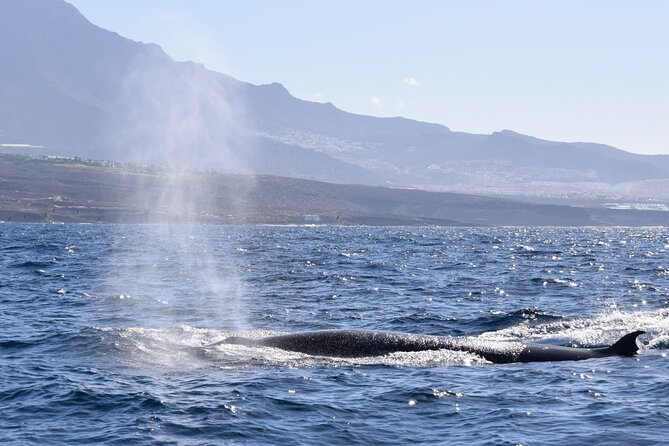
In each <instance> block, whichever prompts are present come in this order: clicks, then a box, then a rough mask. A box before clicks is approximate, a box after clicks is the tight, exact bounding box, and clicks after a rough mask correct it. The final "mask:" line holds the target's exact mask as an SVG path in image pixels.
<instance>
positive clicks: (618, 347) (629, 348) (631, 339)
mask: <svg viewBox="0 0 669 446" xmlns="http://www.w3.org/2000/svg"><path fill="white" fill-rule="evenodd" d="M644 333H645V331H641V330H638V331H633V332H631V333H627V334H626V335H625V336H623V337H622V338H620V339H618V342H616V343H615V344H613V345H611V347H608V348H607V349H605V350H606V351H607V353H610V354H612V355H617V356H634V355H635V354H636V352H637V351H639V346H638V345H637V343H636V338H637V337H638V336H639V335H642V334H644Z"/></svg>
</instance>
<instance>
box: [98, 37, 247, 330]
mask: <svg viewBox="0 0 669 446" xmlns="http://www.w3.org/2000/svg"><path fill="white" fill-rule="evenodd" d="M235 85H236V83H235V82H234V81H232V80H231V79H230V78H227V77H226V76H224V75H220V74H217V73H214V72H211V71H208V70H207V69H206V68H204V66H202V65H199V64H195V63H191V62H186V63H175V62H174V61H173V60H172V59H170V58H169V57H168V56H167V55H165V54H164V53H163V52H162V50H160V49H159V48H157V47H153V46H147V51H145V52H144V53H143V54H142V55H141V56H139V57H138V58H137V59H136V60H135V61H134V63H133V64H131V67H130V69H129V71H128V73H127V76H126V78H125V80H124V82H123V87H122V90H121V91H120V92H119V95H118V100H119V101H120V107H117V109H120V110H123V113H122V114H121V115H119V116H115V117H114V119H113V120H112V121H113V125H112V126H111V128H110V131H109V132H108V143H109V146H111V147H112V148H113V151H114V158H115V159H119V160H123V161H126V162H130V163H132V164H131V166H132V167H131V168H130V169H129V171H128V172H127V173H126V178H127V184H128V188H127V193H126V196H125V197H123V199H122V201H123V202H124V203H122V205H124V206H126V207H127V208H128V209H130V210H131V211H130V212H129V215H132V218H130V221H129V222H143V223H148V225H147V226H145V227H141V229H138V231H139V232H141V233H142V240H143V242H142V243H144V244H145V245H144V246H145V248H146V249H145V251H146V259H139V260H138V262H137V263H139V264H142V265H144V268H143V269H142V270H141V274H143V275H144V276H145V277H144V279H145V280H143V281H142V283H145V284H147V285H146V287H144V288H143V287H142V286H139V285H138V286H135V287H134V290H133V292H134V293H139V294H144V295H146V296H152V297H155V300H156V301H157V302H161V303H163V304H165V303H166V304H170V303H174V302H175V301H178V299H179V296H177V295H174V294H172V295H170V294H171V293H175V294H176V293H177V289H178V290H179V292H185V293H189V292H190V293H199V294H200V295H201V296H202V299H203V300H202V305H208V306H210V307H212V309H214V308H213V307H217V308H216V311H217V312H218V314H219V315H221V320H224V321H225V323H226V324H229V326H230V328H240V327H244V325H245V324H244V322H243V319H244V317H243V313H244V311H243V310H242V309H241V307H240V304H239V302H240V301H241V300H242V296H243V294H244V291H243V283H242V280H241V279H240V277H239V274H238V273H237V271H236V269H235V267H234V263H233V262H232V261H231V260H230V258H229V257H228V256H227V255H226V252H224V251H225V250H226V249H230V246H229V245H225V244H221V243H220V234H221V232H220V231H217V230H216V229H215V227H205V226H202V224H203V223H238V222H243V221H244V216H245V215H246V206H247V205H246V201H247V196H248V194H249V193H250V191H251V190H252V188H253V184H254V181H253V179H252V176H250V175H244V176H239V175H236V176H234V177H230V175H226V173H227V174H229V173H231V172H236V173H240V172H244V173H248V172H249V170H248V169H247V168H246V166H244V163H243V162H242V157H241V156H239V154H240V153H241V152H239V150H242V146H241V144H240V143H239V141H240V139H241V138H242V137H243V135H244V131H245V130H244V129H245V125H244V123H245V118H244V106H243V100H241V99H240V98H241V97H242V96H241V95H239V94H238V92H237V91H235V88H236V87H235ZM233 180H234V181H233ZM124 268H125V270H122V271H119V270H116V271H114V276H116V278H115V279H114V280H116V279H117V278H118V277H123V276H124V275H133V274H137V272H138V270H137V269H133V267H132V265H130V266H129V265H128V264H125V267H124ZM165 269H168V270H170V271H172V273H171V276H170V277H165V274H164V270H165ZM175 275H176V276H179V277H180V278H181V279H182V281H183V282H185V283H189V284H190V285H192V286H190V287H185V288H182V287H181V286H179V284H178V283H174V282H173V279H174V276H175ZM134 283H136V284H139V283H140V282H139V281H135V282H134ZM111 285H112V286H116V285H118V284H111ZM155 287H159V288H163V289H162V290H161V291H162V292H161V293H159V294H160V295H159V296H156V295H155V294H156V293H155V292H154V291H153V290H154V289H155ZM124 292H125V291H123V290H119V293H124ZM164 314H167V313H164ZM223 314H225V316H223ZM233 316H234V317H233ZM174 319H177V320H175V321H174V322H179V321H178V319H179V318H178V317H176V316H174Z"/></svg>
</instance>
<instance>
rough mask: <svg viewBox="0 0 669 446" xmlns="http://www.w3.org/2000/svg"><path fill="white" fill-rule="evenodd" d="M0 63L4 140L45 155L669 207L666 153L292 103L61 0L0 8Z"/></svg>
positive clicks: (19, 0)
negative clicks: (642, 201) (98, 22)
mask: <svg viewBox="0 0 669 446" xmlns="http://www.w3.org/2000/svg"><path fill="white" fill-rule="evenodd" d="M0 66H2V69H1V70H0V144H4V145H9V144H30V145H34V146H43V148H42V149H40V151H39V152H40V153H43V154H51V155H66V156H79V157H84V158H90V159H111V160H130V161H135V162H140V163H145V164H169V165H176V166H190V167H196V168H203V167H206V168H210V169H216V170H222V171H229V172H253V173H259V174H272V175H283V176H291V177H295V178H305V179H315V180H324V181H331V182H338V183H358V184H372V185H396V186H397V185H399V186H415V187H420V188H423V189H432V190H443V191H464V192H475V193H489V194H507V195H525V196H527V195H530V196H537V197H543V196H565V195H570V194H571V195H573V196H591V195H603V196H607V197H613V198H618V197H619V198H621V199H623V198H624V199H630V198H656V199H657V198H659V199H664V200H668V201H669V156H644V155H636V154H632V153H628V152H625V151H622V150H619V149H616V148H614V147H610V146H606V145H601V144H592V143H561V142H551V141H545V140H541V139H538V138H533V137H529V136H525V135H521V134H518V133H515V132H512V131H509V130H503V131H501V132H496V133H493V134H491V135H474V134H467V133H462V132H453V131H451V130H450V129H449V128H447V127H445V126H442V125H439V124H430V123H423V122H418V121H414V120H410V119H405V118H400V117H398V118H377V117H370V116H362V115H356V114H352V113H347V112H345V111H342V110H340V109H338V108H336V107H335V106H334V105H332V104H330V103H325V104H323V103H315V102H309V101H304V100H300V99H297V98H295V97H293V96H292V95H291V94H290V93H289V92H288V91H287V90H286V89H285V88H284V87H283V86H282V85H280V84H269V85H253V84H250V83H246V82H242V81H239V80H236V79H234V78H232V77H230V76H227V75H224V74H221V73H216V72H213V71H210V70H208V69H206V68H205V67H204V66H203V65H201V64H196V63H193V62H175V61H173V60H172V59H171V58H170V57H169V56H168V55H167V54H165V53H164V52H163V51H162V50H161V49H160V48H159V47H158V46H157V45H154V44H145V43H140V42H135V41H132V40H129V39H126V38H124V37H122V36H119V35H118V34H116V33H114V32H110V31H107V30H104V29H102V28H99V27H97V26H95V25H93V24H91V23H90V22H89V21H88V20H86V18H85V17H84V16H82V15H81V14H80V13H79V12H78V11H77V10H76V9H75V8H74V7H73V6H71V5H70V4H68V3H66V2H64V1H61V0H2V2H0ZM2 147H3V146H0V150H8V149H7V147H5V148H4V149H3V148H2ZM31 150H37V149H31ZM630 191H631V192H630Z"/></svg>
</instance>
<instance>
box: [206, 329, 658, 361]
mask: <svg viewBox="0 0 669 446" xmlns="http://www.w3.org/2000/svg"><path fill="white" fill-rule="evenodd" d="M643 333H645V332H644V331H641V330H638V331H633V332H631V333H628V334H626V335H624V336H623V337H622V338H620V339H619V340H618V341H617V342H615V343H614V344H612V345H610V346H608V347H602V348H584V347H567V346H558V345H547V344H538V343H525V342H493V341H485V340H481V339H475V338H453V337H444V336H429V335H416V334H410V333H395V332H387V331H374V330H320V331H309V332H301V333H292V334H283V335H277V336H268V337H264V338H257V339H254V338H245V337H240V336H231V337H227V338H225V339H223V340H221V341H218V342H215V343H213V344H209V345H207V346H206V347H213V346H217V345H222V344H234V345H243V346H246V347H271V348H277V349H281V350H286V351H290V352H298V353H304V354H307V355H313V356H327V357H342V358H356V357H368V356H382V355H387V354H390V353H395V352H418V351H427V350H442V349H446V350H455V351H461V352H468V353H473V354H475V355H478V356H480V357H482V358H483V359H485V360H487V361H489V362H492V363H493V364H507V363H514V362H545V361H580V360H584V359H592V358H604V357H609V356H634V355H636V353H637V352H638V350H639V346H638V345H637V337H638V336H639V335H641V334H643Z"/></svg>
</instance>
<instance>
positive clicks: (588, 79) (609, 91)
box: [69, 0, 669, 154]
mask: <svg viewBox="0 0 669 446" xmlns="http://www.w3.org/2000/svg"><path fill="white" fill-rule="evenodd" d="M69 1H70V3H72V4H73V5H75V6H76V7H77V8H78V9H79V10H80V11H81V12H82V13H83V14H84V15H85V16H86V17H87V18H88V19H89V20H91V21H92V22H93V23H95V24H97V25H99V26H102V27H103V28H107V29H110V30H112V31H116V32H118V33H119V34H121V35H123V36H125V37H129V38H131V39H134V40H140V41H144V42H154V43H157V44H159V45H160V46H162V47H163V49H165V51H166V52H167V53H168V54H170V55H171V56H172V57H173V58H175V59H176V60H194V61H197V62H202V63H204V64H205V65H206V66H207V67H209V68H211V69H213V70H216V71H221V72H224V73H226V74H229V75H231V76H234V77H236V78H237V79H240V80H244V81H248V82H252V83H255V84H261V83H270V82H280V83H282V84H284V85H285V86H286V88H288V90H289V91H290V92H291V93H292V94H293V95H295V96H297V97H300V98H303V99H307V100H312V101H321V102H327V101H329V102H332V103H333V104H335V105H336V106H337V107H339V108H341V109H344V110H346V111H350V112H354V113H360V114H368V115H375V116H397V115H401V116H405V117H408V118H413V119H418V120H422V121H428V122H438V123H440V124H444V125H446V126H448V127H450V128H451V129H452V130H454V131H466V132H473V133H491V132H494V131H498V130H501V129H511V130H514V131H518V132H520V133H525V134H529V135H532V136H537V137H540V138H545V139H552V140H559V141H592V142H601V143H606V144H611V145H614V146H616V147H619V148H622V149H625V150H629V151H632V152H638V153H665V154H669V132H668V131H667V126H668V124H669V26H667V23H669V1H663V0H656V1H645V0H641V1H631V0H630V1H616V0H606V1H605V0H588V1H583V0H578V1H576V0H556V1H549V0H546V1H535V0H527V1H525V0H508V1H492V0H490V1H478V0H470V1H464V0H463V1H458V2H455V1H447V0H412V1H392V0H337V1H335V0H332V1H325V0H280V1H279V0H276V1H269V0H265V1H261V0H244V1H240V0H188V1H187V0H114V1H109V0H69Z"/></svg>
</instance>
